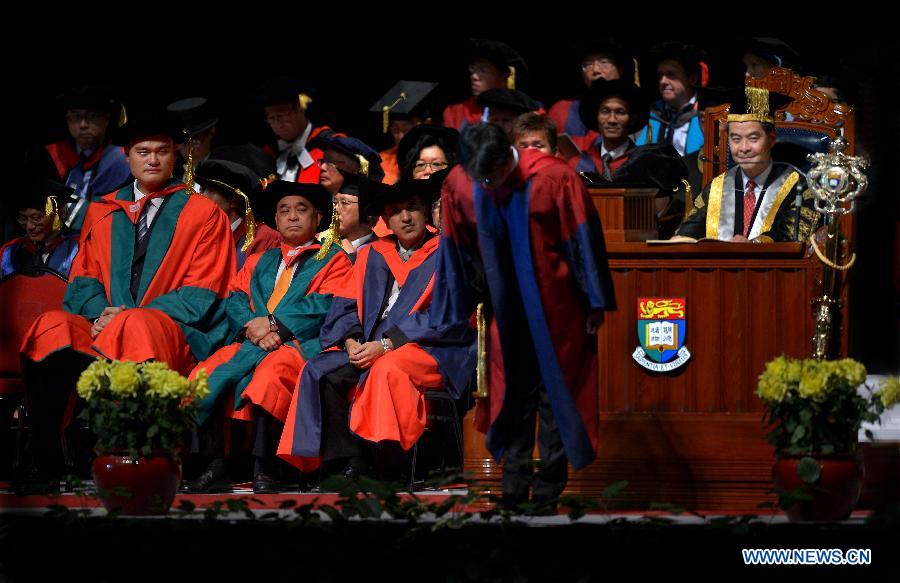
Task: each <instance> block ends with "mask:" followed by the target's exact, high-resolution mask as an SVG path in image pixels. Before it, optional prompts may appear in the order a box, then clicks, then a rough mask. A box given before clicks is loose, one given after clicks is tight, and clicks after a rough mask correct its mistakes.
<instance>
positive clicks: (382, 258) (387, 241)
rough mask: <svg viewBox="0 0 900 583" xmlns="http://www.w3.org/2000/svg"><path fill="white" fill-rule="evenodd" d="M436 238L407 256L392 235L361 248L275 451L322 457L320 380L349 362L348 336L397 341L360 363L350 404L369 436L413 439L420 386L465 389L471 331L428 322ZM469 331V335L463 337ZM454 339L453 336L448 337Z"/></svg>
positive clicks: (421, 407)
mask: <svg viewBox="0 0 900 583" xmlns="http://www.w3.org/2000/svg"><path fill="white" fill-rule="evenodd" d="M438 242H439V239H438V238H437V237H432V238H430V239H428V240H427V241H425V244H424V245H423V246H422V247H421V248H420V249H419V250H417V251H416V252H415V253H414V254H413V255H412V257H410V258H409V260H408V261H406V262H405V263H404V262H403V260H402V259H401V258H400V255H399V254H398V252H397V241H396V238H394V236H393V235H392V236H389V237H384V238H381V239H378V240H377V241H375V242H374V243H372V244H371V245H368V246H367V247H365V248H363V249H361V250H360V251H359V253H358V257H357V259H356V263H355V264H354V266H353V271H352V272H351V274H350V276H349V277H348V278H347V283H346V286H345V288H344V290H343V291H342V292H341V293H340V294H339V295H338V296H337V297H336V298H335V300H334V304H333V305H332V307H331V310H330V311H329V313H328V317H327V318H326V321H325V325H324V326H323V327H322V335H321V337H320V340H321V343H322V348H323V349H325V350H324V351H323V352H321V353H320V354H319V355H317V356H316V357H315V358H313V359H312V360H310V361H309V362H307V364H306V367H304V369H303V374H302V375H301V376H300V383H299V387H298V389H297V391H295V393H294V398H293V400H292V401H291V407H290V411H289V412H288V418H287V422H286V423H285V427H284V432H283V433H282V436H281V443H280V444H279V446H278V456H279V457H281V458H282V459H284V460H286V461H288V462H289V463H291V464H293V465H295V466H297V467H298V468H300V469H302V470H304V471H310V470H312V469H314V468H316V467H318V465H319V457H318V456H319V450H320V446H321V431H322V408H321V403H320V393H319V381H320V379H321V378H322V377H324V376H325V375H327V374H329V373H330V372H333V371H334V370H337V369H338V368H340V367H342V366H345V365H347V364H348V363H349V362H350V361H349V358H348V356H347V353H346V351H344V350H341V349H340V348H342V347H343V342H344V339H346V338H348V337H351V336H355V337H359V338H361V339H362V340H363V341H371V340H380V339H381V338H390V339H391V341H392V343H393V345H394V347H395V349H394V350H391V351H390V352H388V353H387V354H385V355H383V356H381V357H380V358H378V359H377V360H376V361H375V363H374V364H373V365H372V367H371V368H370V369H369V370H367V371H360V373H361V374H360V377H359V383H358V385H357V389H356V391H355V397H354V399H353V400H352V404H351V409H350V419H349V422H350V429H351V431H353V432H354V433H356V434H357V435H359V436H360V437H362V438H364V439H368V440H371V441H375V442H377V441H382V440H393V441H398V442H400V444H401V446H403V447H404V448H405V449H408V448H410V447H412V445H413V444H414V443H415V442H416V440H417V439H418V438H419V436H421V435H422V432H423V431H424V428H425V403H424V396H423V395H422V390H424V389H427V388H437V387H441V386H444V387H446V388H447V390H448V391H450V392H451V393H452V394H454V395H459V394H461V392H462V390H464V388H465V386H466V383H467V382H468V378H467V377H466V378H464V377H463V374H465V373H463V374H460V373H461V371H465V370H469V371H471V367H470V366H466V360H472V361H474V357H475V347H474V336H473V334H472V332H471V331H469V330H466V331H463V338H452V339H451V338H449V337H448V338H446V339H445V338H442V337H440V336H439V334H440V333H441V331H440V330H434V329H432V328H431V327H430V326H429V321H428V315H427V311H426V308H427V306H428V304H429V302H430V301H431V295H432V291H433V288H434V268H435V264H436V260H437V253H436V250H437V247H438ZM394 281H396V282H397V284H398V286H399V288H400V291H399V294H398V296H397V300H396V302H395V303H394V305H393V307H392V308H391V311H390V313H389V314H388V317H387V318H385V319H384V320H382V321H379V318H380V317H381V313H382V312H383V311H384V307H385V306H386V299H387V297H386V295H387V294H390V291H391V288H392V286H393V282H394ZM464 339H467V340H468V342H465V341H462V340H464ZM447 340H453V341H454V343H448V342H447Z"/></svg>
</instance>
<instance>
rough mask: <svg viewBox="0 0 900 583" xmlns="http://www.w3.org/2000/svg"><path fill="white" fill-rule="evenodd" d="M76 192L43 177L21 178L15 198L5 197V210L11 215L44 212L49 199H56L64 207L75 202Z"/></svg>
mask: <svg viewBox="0 0 900 583" xmlns="http://www.w3.org/2000/svg"><path fill="white" fill-rule="evenodd" d="M74 193H75V190H74V189H72V188H69V187H68V186H66V185H65V184H63V183H61V182H59V181H56V180H51V179H49V178H44V177H43V176H33V175H31V176H20V177H19V180H18V186H17V189H16V192H15V193H14V194H15V196H7V197H4V204H3V206H4V207H5V210H7V211H8V212H10V213H13V212H16V211H20V210H23V209H38V210H40V211H44V209H45V208H46V205H47V198H48V197H51V196H53V197H56V199H57V205H58V206H63V205H65V204H66V203H68V202H70V201H73V200H75V196H74Z"/></svg>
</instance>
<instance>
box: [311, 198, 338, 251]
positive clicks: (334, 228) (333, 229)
mask: <svg viewBox="0 0 900 583" xmlns="http://www.w3.org/2000/svg"><path fill="white" fill-rule="evenodd" d="M340 240H341V215H340V214H339V213H338V207H337V203H334V204H332V205H331V224H330V225H329V226H328V230H327V231H325V237H323V238H322V248H321V249H319V252H318V253H316V260H317V261H321V260H322V259H325V256H326V255H327V254H328V249H329V248H330V247H331V246H332V245H333V244H335V243H337V244H340Z"/></svg>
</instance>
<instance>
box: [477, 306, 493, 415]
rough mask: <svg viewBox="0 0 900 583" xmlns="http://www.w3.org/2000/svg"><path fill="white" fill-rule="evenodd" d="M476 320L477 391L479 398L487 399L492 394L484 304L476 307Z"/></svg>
mask: <svg viewBox="0 0 900 583" xmlns="http://www.w3.org/2000/svg"><path fill="white" fill-rule="evenodd" d="M475 320H476V325H477V326H478V346H477V355H476V360H475V393H474V397H475V398H477V399H486V398H488V397H489V396H490V389H489V387H488V380H487V323H486V322H485V318H484V304H483V303H481V304H478V307H477V308H476V309H475Z"/></svg>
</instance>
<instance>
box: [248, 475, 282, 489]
mask: <svg viewBox="0 0 900 583" xmlns="http://www.w3.org/2000/svg"><path fill="white" fill-rule="evenodd" d="M284 490H285V487H284V484H282V483H281V482H279V481H278V480H276V479H275V478H273V477H271V476H269V475H268V474H264V473H262V472H260V473H258V474H256V475H255V476H253V493H254V494H278V493H280V492H284Z"/></svg>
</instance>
